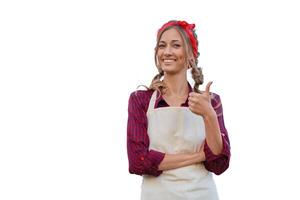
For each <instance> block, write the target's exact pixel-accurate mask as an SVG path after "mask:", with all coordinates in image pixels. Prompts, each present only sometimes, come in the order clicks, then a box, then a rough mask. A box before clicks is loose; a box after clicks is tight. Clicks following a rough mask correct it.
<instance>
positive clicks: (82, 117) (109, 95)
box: [0, 0, 300, 200]
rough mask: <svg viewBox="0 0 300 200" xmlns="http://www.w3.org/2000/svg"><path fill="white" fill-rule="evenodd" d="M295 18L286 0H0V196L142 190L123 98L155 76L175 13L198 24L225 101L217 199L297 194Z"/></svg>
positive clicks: (298, 46) (204, 58) (120, 195)
mask: <svg viewBox="0 0 300 200" xmlns="http://www.w3.org/2000/svg"><path fill="white" fill-rule="evenodd" d="M299 18H300V14H299V6H297V4H296V1H288V0H286V1H266V0H260V1H242V0H240V1H233V0H227V1H189V0H185V1H176V0H172V1H147V2H142V1H121V0H120V1H113V0H110V1H107V2H106V3H104V2H103V1H87V0H86V1H67V0H59V1H58V0H53V1H37V0H36V1H32V0H31V1H13V0H12V1H1V3H0V199H1V200H9V199H20V200H21V199H31V200H34V199H38V200H40V199H43V200H46V199H55V200H60V199H62V200H66V199H72V200H76V199H89V200H92V199H101V200H102V199H139V195H140V184H141V177H139V176H137V175H131V174H129V172H128V161H127V153H126V125H127V124H126V123H127V104H128V97H129V95H130V93H131V92H132V91H134V90H135V89H136V87H137V86H138V85H140V84H145V85H149V84H150V81H151V79H152V78H153V76H154V75H155V74H156V73H157V72H156V69H155V65H154V60H153V53H154V50H153V49H154V45H155V37H156V31H157V29H158V28H159V27H160V26H161V25H162V24H163V23H165V22H167V21H169V20H171V19H179V20H187V21H188V22H190V23H195V24H196V32H197V34H198V38H199V42H200V44H199V49H200V54H201V55H200V59H199V62H200V66H201V67H203V73H204V75H205V85H206V83H207V82H208V81H209V80H213V81H214V83H213V85H212V86H211V90H212V91H213V92H216V93H218V94H219V95H220V96H221V99H222V103H223V111H224V118H225V125H226V128H227V130H228V133H229V136H230V139H231V146H232V149H231V150H232V159H231V165H230V168H229V169H228V170H227V171H226V172H225V173H224V174H222V175H221V176H215V180H216V183H217V187H218V191H219V195H220V198H221V200H232V199H243V200H248V199H249V200H250V199H299V198H300V195H299V191H298V190H299V189H298V188H299V186H297V185H299V184H298V182H299V178H300V176H299V174H300V173H299V169H300V164H299V155H298V154H299V142H298V140H299V133H300V131H299V128H298V125H299V122H298V120H299V113H300V112H299V111H300V109H299V105H298V103H299V100H300V98H299V95H298V91H299V89H298V87H299V81H298V82H297V79H299V75H298V73H297V72H298V71H299V70H298V69H299V67H300V61H299V52H300V51H299V50H300V39H299V38H300V37H299V35H300V30H299V20H298V19H299ZM201 87H203V88H204V86H201Z"/></svg>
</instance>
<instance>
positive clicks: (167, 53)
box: [157, 28, 187, 74]
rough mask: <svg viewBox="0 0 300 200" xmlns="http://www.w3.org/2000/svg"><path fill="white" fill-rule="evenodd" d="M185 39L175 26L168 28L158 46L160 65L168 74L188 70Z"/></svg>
mask: <svg viewBox="0 0 300 200" xmlns="http://www.w3.org/2000/svg"><path fill="white" fill-rule="evenodd" d="M183 45H184V43H183V39H182V37H181V35H180V33H179V32H178V30H176V29H175V28H171V29H169V30H166V31H165V32H164V33H163V34H162V36H161V38H160V40H159V42H158V46H157V48H158V49H157V58H158V62H159V65H160V67H161V68H162V70H163V71H164V72H165V73H167V74H176V73H179V72H184V71H186V70H187V66H185V57H186V55H185V49H184V46H183Z"/></svg>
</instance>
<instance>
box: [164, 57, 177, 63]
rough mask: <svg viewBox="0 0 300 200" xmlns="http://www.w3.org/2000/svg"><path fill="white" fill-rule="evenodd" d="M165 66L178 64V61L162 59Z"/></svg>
mask: <svg viewBox="0 0 300 200" xmlns="http://www.w3.org/2000/svg"><path fill="white" fill-rule="evenodd" d="M162 61H163V63H164V64H172V63H173V62H176V59H170V58H166V59H162Z"/></svg>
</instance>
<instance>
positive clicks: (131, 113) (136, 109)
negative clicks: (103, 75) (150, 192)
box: [127, 92, 165, 176]
mask: <svg viewBox="0 0 300 200" xmlns="http://www.w3.org/2000/svg"><path fill="white" fill-rule="evenodd" d="M142 95H143V94H141V92H137V93H135V92H133V93H132V94H131V95H130V98H129V102H128V122H127V154H128V161H129V172H130V173H131V174H137V175H152V176H159V175H160V174H161V173H162V171H161V170H159V169H158V166H159V164H160V163H161V162H162V160H163V158H164V156H165V154H164V153H162V152H158V151H155V150H152V149H149V137H148V134H147V125H148V124H147V116H146V111H145V109H143V106H142V102H143V101H144V99H143V96H142Z"/></svg>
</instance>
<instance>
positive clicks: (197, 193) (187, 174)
mask: <svg viewBox="0 0 300 200" xmlns="http://www.w3.org/2000/svg"><path fill="white" fill-rule="evenodd" d="M156 94H157V92H156V91H154V92H153V94H152V97H151V100H150V103H149V107H148V111H147V118H148V135H149V139H150V149H153V150H157V151H160V152H164V153H167V154H175V153H191V152H196V149H197V147H199V146H200V145H201V144H202V143H203V141H204V139H205V125H204V121H203V118H202V116H199V115H196V114H194V113H192V112H191V111H190V109H189V108H188V107H162V108H156V109H154V106H155V101H156ZM141 199H142V200H217V199H218V194H217V190H216V186H215V183H214V181H213V177H212V174H211V173H210V172H208V171H207V170H206V169H205V167H204V165H203V164H200V163H199V164H194V165H190V166H186V167H182V168H177V169H172V170H165V171H163V173H162V174H161V175H159V176H158V177H154V176H149V175H143V183H142V194H141Z"/></svg>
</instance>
